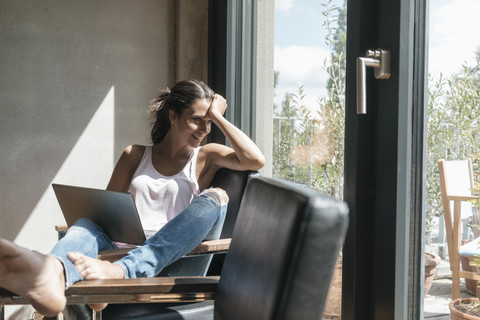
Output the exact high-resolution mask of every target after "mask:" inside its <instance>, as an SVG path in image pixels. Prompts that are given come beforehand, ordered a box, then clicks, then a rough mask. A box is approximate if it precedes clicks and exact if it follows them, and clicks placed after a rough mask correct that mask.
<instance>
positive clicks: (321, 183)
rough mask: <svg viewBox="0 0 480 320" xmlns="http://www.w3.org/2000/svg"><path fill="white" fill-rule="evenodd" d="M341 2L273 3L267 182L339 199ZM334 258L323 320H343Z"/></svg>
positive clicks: (343, 17)
mask: <svg viewBox="0 0 480 320" xmlns="http://www.w3.org/2000/svg"><path fill="white" fill-rule="evenodd" d="M345 43H346V1H344V0H335V1H328V0H324V1H319V0H302V1H300V0H296V1H295V0H277V1H276V2H275V61H274V65H275V99H274V118H273V128H274V136H273V145H274V147H273V158H274V159H273V176H274V177H276V178H281V179H286V180H289V181H293V182H296V183H300V184H303V185H305V186H308V187H311V188H313V189H315V190H317V191H320V192H322V193H326V194H328V195H330V196H332V197H334V198H336V199H342V198H343V172H344V171H343V167H344V164H343V159H344V127H345V115H344V113H345ZM341 277H342V257H341V254H339V257H338V260H337V264H336V268H335V271H334V275H333V279H332V283H331V286H330V291H329V297H328V299H327V304H326V306H325V313H324V319H340V318H341V300H342V278H341Z"/></svg>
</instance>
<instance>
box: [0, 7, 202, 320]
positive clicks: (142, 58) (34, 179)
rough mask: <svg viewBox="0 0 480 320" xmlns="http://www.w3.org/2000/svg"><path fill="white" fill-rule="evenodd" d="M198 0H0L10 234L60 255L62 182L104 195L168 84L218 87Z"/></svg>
mask: <svg viewBox="0 0 480 320" xmlns="http://www.w3.org/2000/svg"><path fill="white" fill-rule="evenodd" d="M188 1H189V3H188V4H189V5H191V6H188V5H187V4H186V2H187V0H182V1H180V2H177V1H175V0H163V1H161V0H136V1H130V0H129V1H127V0H102V1H98V0H94V1H89V0H82V1H77V0H61V1H54V0H42V1H34V0H15V1H11V0H0V48H1V50H0V148H1V152H0V236H1V237H4V238H7V239H10V240H15V242H16V243H18V244H20V245H23V246H26V247H29V248H32V249H35V250H38V251H40V252H44V253H46V252H48V251H49V250H50V249H51V247H53V245H54V244H55V242H56V236H57V235H56V232H55V231H54V225H55V224H63V223H64V220H63V216H62V214H61V212H60V208H59V206H58V204H57V201H56V199H55V196H54V194H53V191H52V189H51V183H52V182H57V183H66V184H74V185H82V186H90V187H98V188H104V187H105V186H106V184H107V182H108V179H109V177H110V174H111V171H112V169H113V166H114V164H115V162H116V160H117V159H118V157H119V155H120V154H121V152H122V150H123V148H124V147H125V146H127V145H129V144H133V143H140V144H146V143H149V122H148V116H147V113H146V111H147V107H148V104H149V101H150V100H151V99H153V98H154V97H155V96H156V95H157V93H158V89H161V88H163V87H165V86H167V85H169V86H171V85H172V84H173V83H175V82H176V81H177V80H178V79H180V78H184V77H196V78H201V79H203V80H207V79H206V70H207V66H206V61H207V47H208V46H207V34H206V32H205V31H206V29H207V27H208V24H207V23H208V18H207V13H208V10H207V9H208V8H207V5H208V1H207V0H202V1H196V0H195V1H194V0H188ZM185 6H187V7H190V9H192V10H183V11H180V8H185ZM189 15H191V16H192V17H191V18H192V19H190V17H189ZM178 21H192V23H191V24H185V25H182V28H179V26H178V23H177V22H178ZM179 48H180V49H181V50H179ZM192 52H195V56H193V55H192ZM16 312H20V311H16ZM8 313H9V312H8V310H7V314H8ZM10 313H11V312H10ZM22 317H23V316H19V315H18V314H17V315H16V316H12V318H16V319H18V318H22Z"/></svg>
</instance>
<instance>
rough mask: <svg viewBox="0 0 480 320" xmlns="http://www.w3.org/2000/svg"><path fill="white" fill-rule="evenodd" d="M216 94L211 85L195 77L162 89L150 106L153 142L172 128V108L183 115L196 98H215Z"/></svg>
mask: <svg viewBox="0 0 480 320" xmlns="http://www.w3.org/2000/svg"><path fill="white" fill-rule="evenodd" d="M214 96H215V92H213V90H212V89H210V87H209V86H207V85H206V84H205V83H203V82H202V81H199V80H193V79H190V80H182V81H179V82H177V83H176V84H175V85H174V86H173V87H172V88H171V89H169V88H166V89H164V90H162V91H161V92H160V95H159V96H158V97H157V98H156V99H154V100H153V101H152V104H151V106H150V114H151V117H152V119H153V120H152V132H151V138H152V142H153V144H158V143H160V142H161V141H162V140H163V138H165V135H166V134H167V132H168V130H170V125H171V124H170V116H169V112H170V110H172V111H173V112H174V113H175V114H176V115H177V116H181V115H182V114H183V110H185V109H186V108H190V107H191V106H192V103H193V101H194V100H196V99H203V98H205V99H207V100H213V97H214Z"/></svg>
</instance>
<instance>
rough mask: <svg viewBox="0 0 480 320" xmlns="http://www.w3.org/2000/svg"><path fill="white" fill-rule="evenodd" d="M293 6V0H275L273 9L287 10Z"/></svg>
mask: <svg viewBox="0 0 480 320" xmlns="http://www.w3.org/2000/svg"><path fill="white" fill-rule="evenodd" d="M292 7H293V0H275V10H281V11H288V10H290V9H291V8H292Z"/></svg>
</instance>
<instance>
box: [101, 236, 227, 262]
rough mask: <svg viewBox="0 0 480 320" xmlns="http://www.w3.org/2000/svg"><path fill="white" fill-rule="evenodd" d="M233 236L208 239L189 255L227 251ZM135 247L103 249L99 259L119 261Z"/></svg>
mask: <svg viewBox="0 0 480 320" xmlns="http://www.w3.org/2000/svg"><path fill="white" fill-rule="evenodd" d="M231 241H232V239H231V238H228V239H218V240H207V241H203V242H202V243H200V244H199V245H198V246H197V247H196V248H195V249H193V250H192V251H191V252H190V253H188V254H187V256H198V255H203V254H215V253H223V252H227V251H228V249H229V248H230V242H231ZM132 249H135V248H120V249H113V250H102V251H100V252H99V253H98V259H100V260H105V261H110V262H113V261H117V260H120V259H121V258H123V257H124V256H125V255H126V254H127V253H128V251H130V250H132Z"/></svg>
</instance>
